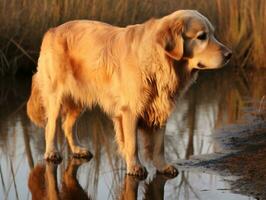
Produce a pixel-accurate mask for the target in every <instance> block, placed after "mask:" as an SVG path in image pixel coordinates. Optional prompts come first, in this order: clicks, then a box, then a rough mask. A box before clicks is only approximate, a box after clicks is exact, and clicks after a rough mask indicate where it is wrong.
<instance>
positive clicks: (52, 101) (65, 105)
mask: <svg viewBox="0 0 266 200" xmlns="http://www.w3.org/2000/svg"><path fill="white" fill-rule="evenodd" d="M213 32H214V29H213V27H212V25H211V24H210V22H209V21H208V19H207V18H205V17H204V16H202V15H201V14H200V13H198V12H197V11H192V10H181V11H176V12H174V13H172V14H170V15H168V16H165V17H163V18H161V19H152V20H149V21H147V22H145V23H143V24H137V25H131V26H127V27H124V28H120V27H115V26H111V25H109V24H105V23H101V22H96V21H89V20H77V21H71V22H68V23H65V24H63V25H60V26H58V27H56V28H52V29H50V30H49V31H48V32H47V33H46V34H45V36H44V38H43V42H42V46H41V52H40V57H39V60H38V68H37V73H36V74H35V75H34V77H33V82H32V94H31V97H30V99H29V101H28V109H27V110H28V115H29V117H30V118H31V119H32V121H33V122H35V123H36V124H39V125H41V126H44V125H45V134H46V152H45V158H46V159H50V160H56V159H59V158H60V155H59V153H58V152H57V150H56V144H55V126H56V119H57V117H58V116H59V114H60V113H61V115H62V117H63V121H64V122H63V129H64V132H65V135H66V137H67V140H68V143H69V145H70V148H71V150H72V152H73V153H74V154H75V155H76V156H81V157H82V156H86V155H88V154H89V151H88V150H87V149H85V148H81V147H79V146H78V145H77V144H76V142H75V141H74V139H73V134H72V127H73V125H74V123H75V120H76V118H77V117H78V115H79V113H80V112H81V110H82V109H83V108H92V107H93V106H94V105H96V104H97V105H99V106H100V107H101V108H102V109H103V110H104V111H105V112H106V113H107V114H108V115H109V116H110V117H111V118H112V120H113V122H114V128H115V130H116V138H117V142H118V146H119V149H120V152H121V154H122V155H123V156H124V158H125V160H126V163H127V172H128V173H129V174H133V175H144V174H145V173H146V171H145V168H144V167H142V166H141V165H140V162H139V159H138V156H137V153H138V149H137V126H138V125H139V126H141V127H142V132H143V133H144V132H148V134H146V133H144V134H143V135H144V138H146V140H145V145H146V146H147V147H148V148H147V149H153V151H154V152H153V153H149V155H151V154H154V155H157V156H156V158H155V157H153V159H154V160H152V161H153V163H154V165H155V167H156V168H157V169H158V170H159V171H162V172H165V173H170V174H176V173H177V171H176V169H175V168H174V167H173V166H171V165H168V164H166V163H165V161H164V150H163V148H164V147H163V146H164V142H163V141H164V137H163V136H164V133H163V132H162V131H159V133H156V134H155V133H152V132H153V131H154V130H155V128H160V127H163V126H164V124H165V122H166V120H167V118H168V117H169V115H170V113H171V110H172V109H173V105H174V97H175V96H176V95H177V94H178V93H179V91H180V90H181V89H182V88H183V87H185V86H186V85H187V83H188V82H189V79H190V78H191V72H192V70H193V69H210V68H218V67H220V66H222V65H223V64H225V63H226V62H227V61H228V59H229V58H230V56H231V52H230V50H229V49H228V48H227V47H225V46H224V45H222V44H221V43H219V42H218V41H217V40H216V39H215V38H214V36H213ZM149 137H150V139H149Z"/></svg>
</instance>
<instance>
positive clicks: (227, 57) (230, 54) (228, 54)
mask: <svg viewBox="0 0 266 200" xmlns="http://www.w3.org/2000/svg"><path fill="white" fill-rule="evenodd" d="M231 57H232V51H227V52H226V53H225V54H224V58H225V59H226V60H229V59H230V58H231Z"/></svg>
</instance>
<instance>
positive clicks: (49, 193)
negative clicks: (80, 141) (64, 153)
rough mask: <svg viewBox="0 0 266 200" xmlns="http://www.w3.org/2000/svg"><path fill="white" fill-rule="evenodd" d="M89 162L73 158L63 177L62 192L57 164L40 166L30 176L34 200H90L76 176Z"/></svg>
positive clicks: (29, 183)
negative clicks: (58, 179) (84, 164)
mask: <svg viewBox="0 0 266 200" xmlns="http://www.w3.org/2000/svg"><path fill="white" fill-rule="evenodd" d="M85 162H88V160H85V159H77V158H72V159H70V160H69V161H68V166H67V168H66V170H65V171H64V175H63V177H62V187H61V190H59V189H58V184H57V166H58V165H57V164H54V163H51V162H46V164H38V165H36V166H35V167H34V168H33V170H32V171H31V172H30V175H29V182H28V185H29V189H30V191H31V194H32V199H33V200H35V199H36V200H37V199H38V200H40V199H49V200H57V199H58V200H60V199H64V200H65V199H69V200H70V199H81V200H85V199H89V197H88V195H87V194H86V192H85V191H84V190H83V189H82V187H81V186H80V184H79V182H78V180H77V178H76V176H77V171H78V168H79V167H80V166H81V165H82V164H83V163H85Z"/></svg>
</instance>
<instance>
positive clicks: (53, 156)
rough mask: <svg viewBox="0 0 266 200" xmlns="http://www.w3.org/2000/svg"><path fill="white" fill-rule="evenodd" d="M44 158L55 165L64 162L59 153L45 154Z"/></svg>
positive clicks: (50, 152) (49, 152)
mask: <svg viewBox="0 0 266 200" xmlns="http://www.w3.org/2000/svg"><path fill="white" fill-rule="evenodd" d="M44 158H45V160H47V161H51V162H54V163H60V162H61V161H62V157H61V155H60V153H59V152H57V151H48V152H45V154H44Z"/></svg>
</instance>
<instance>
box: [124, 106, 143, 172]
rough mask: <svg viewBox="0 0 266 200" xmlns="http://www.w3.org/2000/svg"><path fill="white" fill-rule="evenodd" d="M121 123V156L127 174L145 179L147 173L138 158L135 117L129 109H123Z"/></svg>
mask: <svg viewBox="0 0 266 200" xmlns="http://www.w3.org/2000/svg"><path fill="white" fill-rule="evenodd" d="M121 123H122V129H121V130H122V132H123V136H124V147H123V155H124V157H125V159H126V163H127V174H129V175H134V176H141V177H145V176H146V175H147V171H146V169H145V167H143V166H141V164H140V161H139V158H138V143H137V130H136V125H137V117H136V116H135V115H134V114H133V113H132V112H131V111H130V110H129V109H123V112H122V120H121Z"/></svg>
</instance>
